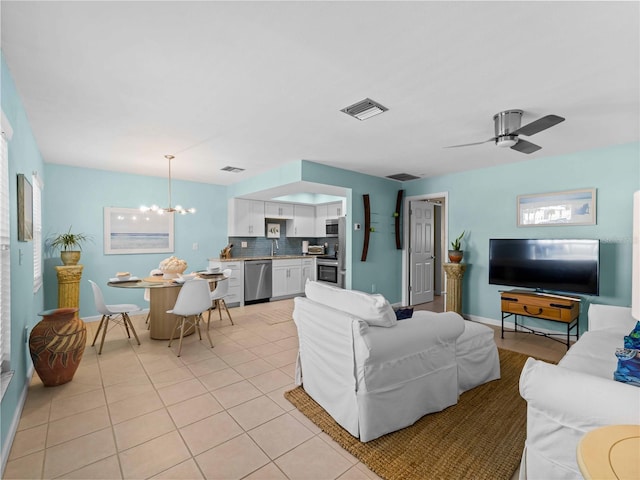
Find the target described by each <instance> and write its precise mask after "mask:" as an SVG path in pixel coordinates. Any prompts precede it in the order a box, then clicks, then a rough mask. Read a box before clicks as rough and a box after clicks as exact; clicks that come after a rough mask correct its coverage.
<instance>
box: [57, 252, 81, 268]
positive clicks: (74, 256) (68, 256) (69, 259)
mask: <svg viewBox="0 0 640 480" xmlns="http://www.w3.org/2000/svg"><path fill="white" fill-rule="evenodd" d="M60 258H61V259H62V263H63V264H64V265H77V264H78V262H79V261H80V252H79V251H77V250H63V251H62V252H60Z"/></svg>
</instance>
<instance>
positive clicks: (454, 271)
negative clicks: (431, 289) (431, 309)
mask: <svg viewBox="0 0 640 480" xmlns="http://www.w3.org/2000/svg"><path fill="white" fill-rule="evenodd" d="M442 268H444V271H445V273H446V274H447V302H446V306H445V312H456V313H458V314H460V315H462V277H463V276H464V271H465V270H466V269H467V265H466V264H464V263H445V264H444V265H442Z"/></svg>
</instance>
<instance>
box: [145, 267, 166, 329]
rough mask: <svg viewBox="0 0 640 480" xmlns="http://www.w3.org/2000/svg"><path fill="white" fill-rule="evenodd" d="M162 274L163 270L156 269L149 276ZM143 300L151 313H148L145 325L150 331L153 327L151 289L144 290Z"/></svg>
mask: <svg viewBox="0 0 640 480" xmlns="http://www.w3.org/2000/svg"><path fill="white" fill-rule="evenodd" d="M160 273H162V270H160V269H158V268H154V269H153V270H151V271H150V272H149V276H150V277H153V276H154V275H157V274H160ZM143 298H144V300H145V302H147V303H148V304H149V311H148V312H147V318H146V319H145V321H144V323H146V324H147V330H149V328H151V326H150V325H149V319H150V318H151V289H150V288H145V289H144V295H143Z"/></svg>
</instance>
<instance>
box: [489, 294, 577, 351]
mask: <svg viewBox="0 0 640 480" xmlns="http://www.w3.org/2000/svg"><path fill="white" fill-rule="evenodd" d="M500 304H501V310H502V329H501V335H500V338H504V320H505V318H509V317H511V316H513V317H514V324H515V330H514V331H515V332H516V333H518V332H522V333H533V334H535V335H541V336H543V337H547V338H550V339H552V340H555V341H556V342H560V343H565V342H564V341H562V340H559V339H557V338H555V337H556V336H557V335H560V334H554V333H544V332H541V331H539V330H534V329H533V328H530V327H527V326H525V325H524V324H522V323H520V324H518V317H519V316H520V317H531V318H538V319H542V320H550V321H552V322H561V323H564V324H566V325H567V341H566V345H567V349H569V347H570V346H571V345H570V340H571V337H572V336H575V338H576V340H578V338H580V299H579V298H576V297H568V296H564V295H551V294H544V293H537V292H532V291H528V290H509V291H505V292H500ZM518 327H521V328H522V329H524V330H518ZM574 328H575V333H573V334H572V333H571V330H573V329H574Z"/></svg>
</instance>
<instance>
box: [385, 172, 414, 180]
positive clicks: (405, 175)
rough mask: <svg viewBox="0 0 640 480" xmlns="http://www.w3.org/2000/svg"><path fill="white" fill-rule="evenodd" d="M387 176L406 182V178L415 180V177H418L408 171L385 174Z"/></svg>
mask: <svg viewBox="0 0 640 480" xmlns="http://www.w3.org/2000/svg"><path fill="white" fill-rule="evenodd" d="M387 178H391V179H392V180H398V181H400V182H406V181H408V180H415V179H416V178H420V177H416V176H415V175H411V174H410V173H396V174H394V175H387Z"/></svg>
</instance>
